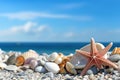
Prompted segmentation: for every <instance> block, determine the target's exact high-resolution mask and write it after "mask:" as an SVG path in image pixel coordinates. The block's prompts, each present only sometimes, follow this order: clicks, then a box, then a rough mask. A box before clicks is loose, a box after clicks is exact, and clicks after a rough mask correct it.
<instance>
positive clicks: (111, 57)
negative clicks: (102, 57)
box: [108, 54, 120, 62]
mask: <svg viewBox="0 0 120 80" xmlns="http://www.w3.org/2000/svg"><path fill="white" fill-rule="evenodd" d="M108 59H109V60H110V61H113V62H117V61H119V60H120V55H119V54H114V55H111V56H110V57H109V58H108Z"/></svg>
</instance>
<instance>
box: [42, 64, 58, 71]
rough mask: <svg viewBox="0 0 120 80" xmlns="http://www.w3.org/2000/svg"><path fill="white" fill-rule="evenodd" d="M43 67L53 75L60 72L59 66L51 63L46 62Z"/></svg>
mask: <svg viewBox="0 0 120 80" xmlns="http://www.w3.org/2000/svg"><path fill="white" fill-rule="evenodd" d="M44 66H45V68H46V69H47V70H48V71H50V72H53V73H58V72H59V70H60V68H59V66H58V65H57V64H56V63H53V62H46V63H45V65H44Z"/></svg>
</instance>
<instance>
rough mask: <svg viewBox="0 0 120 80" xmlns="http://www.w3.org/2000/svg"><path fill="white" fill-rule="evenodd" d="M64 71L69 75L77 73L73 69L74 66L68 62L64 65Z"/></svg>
mask: <svg viewBox="0 0 120 80" xmlns="http://www.w3.org/2000/svg"><path fill="white" fill-rule="evenodd" d="M66 70H67V71H68V72H69V73H71V74H74V75H75V74H77V71H76V70H75V68H74V65H72V64H71V63H70V62H67V63H66Z"/></svg>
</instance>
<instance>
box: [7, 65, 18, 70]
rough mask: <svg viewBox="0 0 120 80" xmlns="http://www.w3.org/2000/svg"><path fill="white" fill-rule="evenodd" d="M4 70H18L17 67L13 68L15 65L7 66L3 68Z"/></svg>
mask: <svg viewBox="0 0 120 80" xmlns="http://www.w3.org/2000/svg"><path fill="white" fill-rule="evenodd" d="M5 69H6V70H8V71H17V70H18V67H17V66H15V65H8V66H6V67H5Z"/></svg>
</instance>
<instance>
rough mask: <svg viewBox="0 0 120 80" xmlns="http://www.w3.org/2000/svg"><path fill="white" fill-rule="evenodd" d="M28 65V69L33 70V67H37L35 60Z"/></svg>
mask: <svg viewBox="0 0 120 80" xmlns="http://www.w3.org/2000/svg"><path fill="white" fill-rule="evenodd" d="M29 65H30V68H31V69H33V70H34V69H35V67H36V66H37V65H38V62H37V60H31V62H30V64H29Z"/></svg>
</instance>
